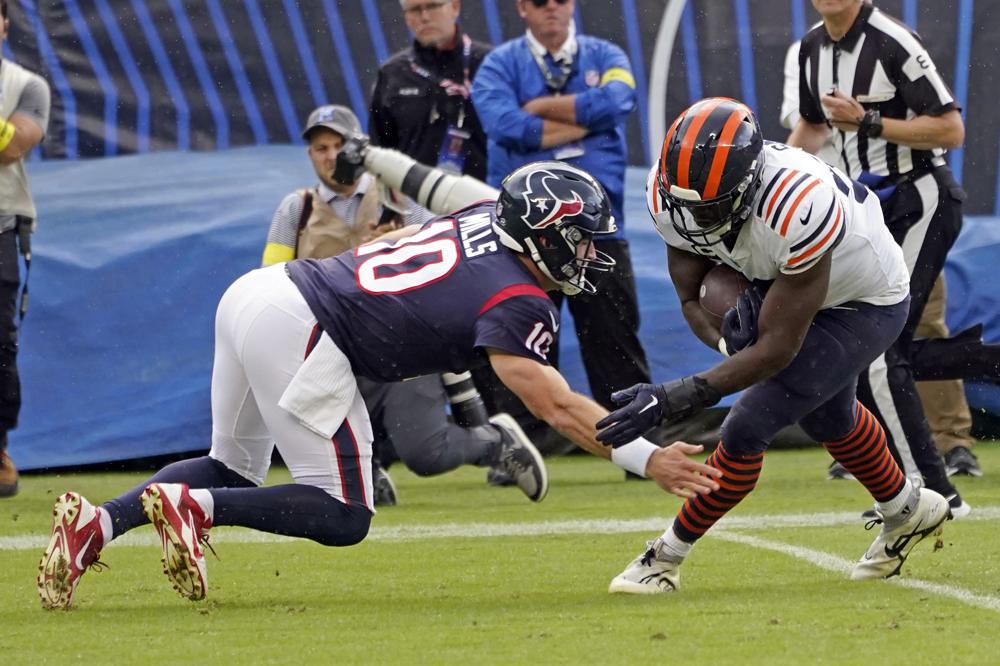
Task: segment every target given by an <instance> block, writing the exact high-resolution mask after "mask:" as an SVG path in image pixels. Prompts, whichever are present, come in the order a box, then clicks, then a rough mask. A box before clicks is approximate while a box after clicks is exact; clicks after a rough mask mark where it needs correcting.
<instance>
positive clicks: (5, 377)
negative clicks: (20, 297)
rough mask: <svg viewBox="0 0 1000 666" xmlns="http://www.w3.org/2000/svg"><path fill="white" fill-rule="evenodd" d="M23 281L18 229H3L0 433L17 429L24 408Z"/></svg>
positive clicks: (0, 256)
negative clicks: (20, 372) (20, 360)
mask: <svg viewBox="0 0 1000 666" xmlns="http://www.w3.org/2000/svg"><path fill="white" fill-rule="evenodd" d="M20 285H21V277H20V269H19V264H18V252H17V232H16V231H14V230H13V229H12V230H10V231H3V232H0V434H5V433H6V432H7V431H8V430H13V429H14V427H15V426H16V425H17V415H18V412H20V410H21V382H20V380H19V379H18V376H17V290H18V288H19V287H20ZM3 439H4V438H3V437H0V440H3Z"/></svg>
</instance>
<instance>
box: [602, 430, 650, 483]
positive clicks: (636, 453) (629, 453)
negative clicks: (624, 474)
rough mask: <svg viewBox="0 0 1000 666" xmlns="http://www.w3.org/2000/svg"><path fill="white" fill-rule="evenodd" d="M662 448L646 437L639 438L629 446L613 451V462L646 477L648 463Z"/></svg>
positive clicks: (625, 445) (624, 445)
mask: <svg viewBox="0 0 1000 666" xmlns="http://www.w3.org/2000/svg"><path fill="white" fill-rule="evenodd" d="M659 449H660V447H658V446H657V445H656V444H653V443H652V442H651V441H649V440H648V439H645V438H644V437H637V438H636V439H633V440H632V441H631V442H629V443H628V444H623V445H622V446H619V447H618V448H617V449H611V462H613V463H614V464H616V465H618V466H619V467H621V468H622V469H624V470H628V471H629V472H632V473H633V474H638V475H639V476H643V477H644V476H646V463H648V462H649V457H650V456H651V455H653V454H654V453H656V452H657V451H658V450H659Z"/></svg>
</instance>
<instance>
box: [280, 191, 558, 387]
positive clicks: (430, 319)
mask: <svg viewBox="0 0 1000 666" xmlns="http://www.w3.org/2000/svg"><path fill="white" fill-rule="evenodd" d="M494 208H495V203H494V202H484V203H481V204H476V205H474V206H470V207H469V208H466V209H464V210H462V211H459V212H457V213H455V214H453V215H452V216H445V217H439V218H435V219H434V220H431V221H430V222H427V223H426V224H424V225H423V226H422V227H421V229H420V231H418V232H417V233H415V234H414V235H412V236H409V237H407V238H404V239H401V240H398V241H396V242H393V243H388V242H374V243H369V244H367V245H362V246H360V247H357V248H355V249H354V250H351V251H350V252H345V253H344V254H341V255H339V256H336V257H331V258H329V259H319V260H317V259H302V260H299V261H293V262H290V263H289V264H288V274H289V275H290V276H291V278H292V281H293V282H294V283H295V285H296V286H297V287H298V288H299V291H300V292H302V296H303V297H304V298H305V300H306V302H307V303H308V304H309V307H310V309H311V310H312V311H313V313H314V314H315V315H316V318H317V319H318V320H319V323H320V326H322V327H323V330H324V331H325V332H326V333H327V335H329V336H330V337H331V338H333V340H334V342H336V343H337V346H338V347H340V349H341V350H343V352H344V353H345V354H346V355H347V357H348V358H349V359H350V360H351V365H352V367H353V368H354V373H355V374H356V375H360V376H363V377H369V378H371V379H375V380H378V381H397V380H400V379H405V378H407V377H415V376H418V375H426V374H431V373H436V372H445V371H448V372H462V371H464V370H467V369H469V368H470V367H474V366H475V365H479V364H481V363H482V362H483V360H484V355H483V350H485V349H486V348H488V347H492V348H496V349H501V350H503V351H507V352H510V353H512V354H518V355H520V356H527V357H528V358H531V359H534V360H536V361H538V362H540V363H544V364H548V361H547V359H546V354H547V353H548V349H549V345H550V344H551V343H552V341H553V339H554V337H555V332H556V331H557V330H558V328H559V311H558V310H557V309H556V308H555V305H554V304H553V303H552V301H551V300H550V299H549V297H548V296H547V295H546V293H545V292H544V291H542V289H541V287H539V285H538V280H537V279H535V277H534V276H533V275H532V274H531V272H530V271H529V270H528V269H527V267H526V266H525V265H524V264H523V263H521V260H520V259H519V258H518V255H516V254H514V253H513V252H511V251H510V250H509V249H507V248H506V247H504V246H503V245H501V243H500V240H499V239H498V238H497V235H496V233H495V232H494V231H493V225H492V222H493V217H494V215H495V213H494Z"/></svg>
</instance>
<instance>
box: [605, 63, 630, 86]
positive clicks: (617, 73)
mask: <svg viewBox="0 0 1000 666" xmlns="http://www.w3.org/2000/svg"><path fill="white" fill-rule="evenodd" d="M612 81H620V82H621V83H624V84H625V85H627V86H628V87H629V88H635V79H634V78H632V74H631V73H630V72H629V71H628V70H627V69H622V68H621V67H612V68H611V69H609V70H608V71H606V72H604V76H602V77H601V85H602V86H606V85H608V84H609V83H611V82H612Z"/></svg>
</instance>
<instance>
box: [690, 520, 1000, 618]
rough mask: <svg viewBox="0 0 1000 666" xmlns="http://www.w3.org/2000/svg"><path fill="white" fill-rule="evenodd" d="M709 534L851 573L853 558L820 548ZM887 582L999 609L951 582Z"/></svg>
mask: <svg viewBox="0 0 1000 666" xmlns="http://www.w3.org/2000/svg"><path fill="white" fill-rule="evenodd" d="M970 518H971V516H970ZM709 534H711V535H712V536H713V537H715V538H716V539H720V540H722V541H732V542H734V543H740V544H744V545H747V546H752V547H754V548H762V549H764V550H773V551H775V552H778V553H782V554H784V555H789V556H791V557H794V558H797V559H800V560H805V561H806V562H808V563H809V564H812V565H813V566H817V567H819V568H820V569H826V570H827V571H832V572H834V573H838V574H843V575H844V576H847V575H848V574H850V572H851V569H852V568H853V567H854V562H853V561H852V560H848V559H845V558H843V557H840V556H838V555H831V554H830V553H825V552H823V551H821V550H813V549H811V548H802V547H801V546H791V545H788V544H786V543H781V542H779V541H771V540H770V539H761V538H759V537H753V536H749V535H747V534H737V533H735V532H731V531H729V530H719V532H718V533H716V532H714V531H713V532H710V533H709ZM886 583H888V584H892V585H898V586H900V587H907V588H910V589H914V590H923V591H924V592H930V593H931V594H936V595H938V596H942V597H951V598H952V599H955V600H957V601H961V602H962V603H965V604H968V605H970V606H978V607H979V608H986V609H988V610H992V611H998V612H1000V598H997V597H991V596H989V595H987V594H976V593H975V592H970V591H969V590H966V589H963V588H961V587H955V586H954V585H941V584H939V583H929V582H927V581H925V580H920V579H919V578H901V577H899V576H896V577H894V578H890V579H888V580H887V581H886Z"/></svg>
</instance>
